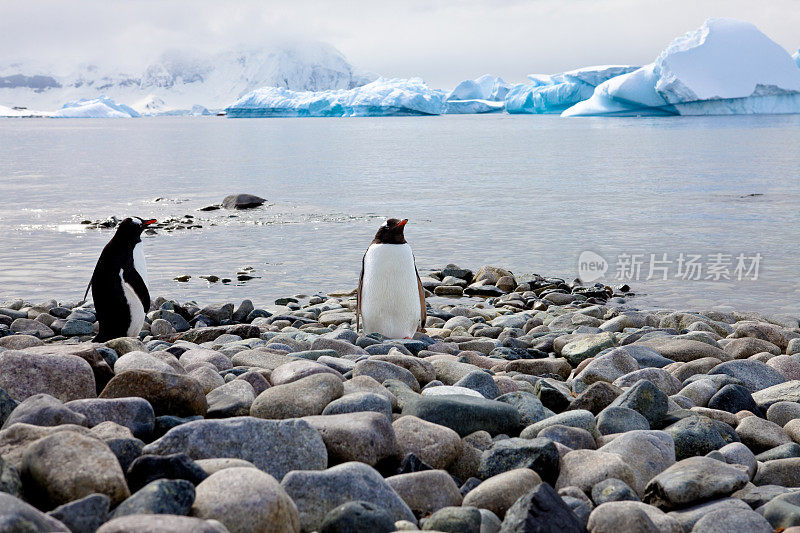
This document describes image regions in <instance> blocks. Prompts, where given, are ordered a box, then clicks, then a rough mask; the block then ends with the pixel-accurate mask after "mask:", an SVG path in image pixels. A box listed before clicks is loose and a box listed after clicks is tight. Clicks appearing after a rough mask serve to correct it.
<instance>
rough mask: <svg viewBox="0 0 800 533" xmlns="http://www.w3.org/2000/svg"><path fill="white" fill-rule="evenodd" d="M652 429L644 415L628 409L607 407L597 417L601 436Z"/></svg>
mask: <svg viewBox="0 0 800 533" xmlns="http://www.w3.org/2000/svg"><path fill="white" fill-rule="evenodd" d="M647 429H650V422H648V421H647V419H646V418H645V417H644V415H642V414H640V413H638V412H637V411H634V410H633V409H628V408H627V407H606V408H605V409H603V411H602V412H601V413H600V414H599V415H597V431H599V432H600V434H601V435H611V434H613V433H625V432H626V431H635V430H647Z"/></svg>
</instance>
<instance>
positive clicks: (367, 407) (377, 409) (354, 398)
mask: <svg viewBox="0 0 800 533" xmlns="http://www.w3.org/2000/svg"><path fill="white" fill-rule="evenodd" d="M367 411H368V412H374V413H381V414H383V415H384V416H386V418H388V419H389V421H390V422H391V420H392V403H391V402H390V401H389V400H388V398H386V397H385V396H381V395H380V394H376V393H373V392H357V393H354V394H346V395H345V396H342V397H341V398H339V399H338V400H334V401H332V402H331V403H329V404H328V405H327V406H326V407H325V409H324V410H323V411H322V414H323V415H339V414H344V413H360V412H367Z"/></svg>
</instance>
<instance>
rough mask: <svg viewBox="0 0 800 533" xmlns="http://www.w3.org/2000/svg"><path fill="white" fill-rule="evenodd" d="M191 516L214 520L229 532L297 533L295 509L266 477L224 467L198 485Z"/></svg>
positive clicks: (272, 480)
mask: <svg viewBox="0 0 800 533" xmlns="http://www.w3.org/2000/svg"><path fill="white" fill-rule="evenodd" d="M191 513H192V516H195V517H198V518H204V519H214V520H217V521H219V522H220V523H222V524H223V525H224V526H225V527H226V528H227V529H228V531H230V532H231V533H248V532H253V533H267V532H286V533H294V532H298V531H300V518H299V514H298V510H297V506H296V505H295V504H294V502H293V501H292V499H291V498H290V497H289V495H288V494H286V491H285V490H284V488H283V487H282V486H281V485H280V483H278V481H277V480H276V479H275V478H274V477H272V476H271V475H269V474H266V473H264V472H262V471H260V470H257V469H255V468H247V467H245V468H241V467H234V468H226V469H224V470H220V471H219V472H216V473H214V474H212V475H210V476H209V477H208V478H206V479H205V480H204V481H203V482H201V483H200V484H199V485H197V495H196V497H195V498H194V503H193V504H192V506H191Z"/></svg>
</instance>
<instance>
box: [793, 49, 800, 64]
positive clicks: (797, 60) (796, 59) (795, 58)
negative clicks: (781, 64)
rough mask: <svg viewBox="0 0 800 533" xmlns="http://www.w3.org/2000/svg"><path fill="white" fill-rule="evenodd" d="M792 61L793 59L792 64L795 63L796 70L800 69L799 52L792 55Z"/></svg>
mask: <svg viewBox="0 0 800 533" xmlns="http://www.w3.org/2000/svg"><path fill="white" fill-rule="evenodd" d="M792 59H794V62H795V63H797V68H800V50H798V51H797V52H795V53H794V54H793V55H792Z"/></svg>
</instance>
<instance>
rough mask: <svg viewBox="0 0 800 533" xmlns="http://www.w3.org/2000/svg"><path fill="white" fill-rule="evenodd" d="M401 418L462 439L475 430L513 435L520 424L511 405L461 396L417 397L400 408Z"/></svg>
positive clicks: (516, 413) (517, 415)
mask: <svg viewBox="0 0 800 533" xmlns="http://www.w3.org/2000/svg"><path fill="white" fill-rule="evenodd" d="M403 415H412V416H416V417H418V418H421V419H423V420H427V421H428V422H433V423H434V424H439V425H441V426H445V427H449V428H450V429H453V430H455V431H456V432H457V433H458V434H459V435H460V436H462V437H464V436H466V435H469V434H470V433H474V432H475V431H478V430H485V431H488V432H489V433H491V434H493V435H496V434H499V433H506V434H508V433H513V432H514V431H515V430H516V429H517V427H518V425H519V414H518V412H517V410H516V409H514V408H513V407H511V406H510V405H508V404H505V403H503V402H498V401H495V400H487V399H482V398H475V397H472V396H461V395H447V396H433V397H425V396H423V397H420V398H419V399H418V400H417V401H415V402H413V403H410V404H409V405H406V406H404V407H403Z"/></svg>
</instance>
